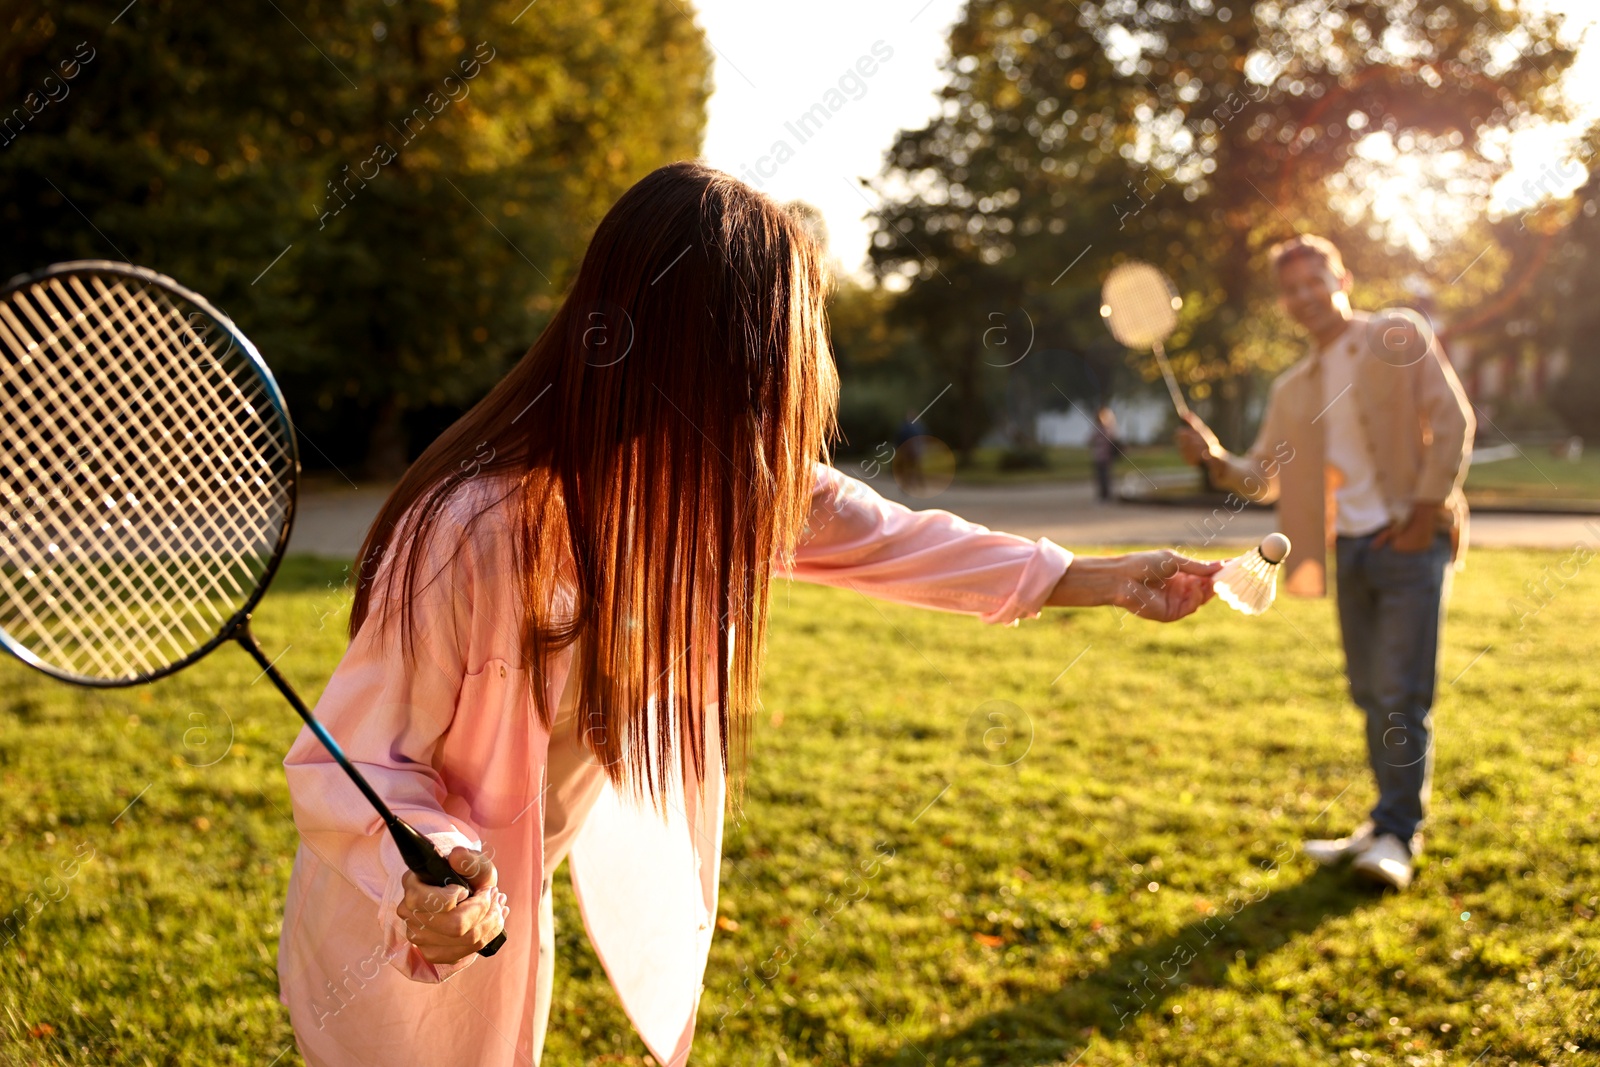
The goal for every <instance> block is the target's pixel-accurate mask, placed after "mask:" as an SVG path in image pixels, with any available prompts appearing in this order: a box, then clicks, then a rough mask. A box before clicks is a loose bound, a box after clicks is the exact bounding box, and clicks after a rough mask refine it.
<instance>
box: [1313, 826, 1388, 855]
mask: <svg viewBox="0 0 1600 1067" xmlns="http://www.w3.org/2000/svg"><path fill="white" fill-rule="evenodd" d="M1376 839H1377V832H1376V831H1375V830H1374V829H1373V827H1372V823H1371V822H1370V821H1369V822H1364V823H1362V824H1361V825H1360V826H1358V827H1357V828H1356V832H1355V833H1353V834H1351V835H1350V836H1349V837H1335V838H1332V839H1329V840H1323V841H1307V842H1305V843H1304V844H1302V845H1301V846H1300V851H1302V852H1304V853H1305V854H1306V855H1307V856H1309V857H1310V858H1311V859H1313V860H1316V861H1317V862H1318V863H1321V864H1323V865H1327V864H1330V863H1338V862H1340V861H1342V860H1347V859H1350V858H1351V857H1353V856H1359V855H1361V854H1362V853H1363V852H1365V851H1366V850H1367V849H1369V848H1371V847H1372V843H1373V841H1375V840H1376Z"/></svg>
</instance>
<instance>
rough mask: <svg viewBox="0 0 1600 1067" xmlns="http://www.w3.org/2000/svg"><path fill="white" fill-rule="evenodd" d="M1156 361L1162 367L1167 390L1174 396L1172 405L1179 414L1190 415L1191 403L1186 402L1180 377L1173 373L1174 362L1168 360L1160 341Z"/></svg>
mask: <svg viewBox="0 0 1600 1067" xmlns="http://www.w3.org/2000/svg"><path fill="white" fill-rule="evenodd" d="M1154 352H1155V354H1156V363H1157V364H1159V365H1160V367H1161V377H1162V378H1164V379H1165V380H1166V383H1167V392H1168V393H1169V394H1171V396H1172V406H1173V407H1175V408H1177V409H1178V414H1179V416H1181V417H1182V418H1184V419H1188V417H1189V405H1188V404H1187V403H1185V402H1184V399H1183V390H1182V389H1179V388H1178V378H1177V376H1176V375H1175V374H1173V373H1172V364H1170V363H1168V362H1167V353H1166V352H1165V351H1164V350H1163V349H1162V347H1161V343H1160V342H1159V341H1158V342H1156V344H1155V346H1154Z"/></svg>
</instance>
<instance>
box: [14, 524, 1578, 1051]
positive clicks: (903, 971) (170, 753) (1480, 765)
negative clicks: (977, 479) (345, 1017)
mask: <svg viewBox="0 0 1600 1067" xmlns="http://www.w3.org/2000/svg"><path fill="white" fill-rule="evenodd" d="M1566 558H1567V554H1566V553H1560V552H1556V553H1549V552H1546V553H1540V552H1520V551H1479V550H1474V552H1473V555H1472V556H1471V559H1470V561H1469V563H1470V565H1469V568H1468V569H1467V570H1466V571H1465V572H1464V573H1462V574H1460V575H1458V576H1457V586H1456V591H1455V596H1454V599H1453V602H1452V607H1451V615H1450V620H1449V624H1448V626H1447V628H1446V649H1445V652H1444V657H1443V668H1442V674H1443V677H1442V680H1441V696H1440V700H1439V705H1438V712H1437V724H1438V728H1439V734H1438V737H1439V750H1438V763H1437V768H1436V772H1435V787H1434V816H1435V817H1434V820H1433V822H1432V824H1431V827H1430V830H1429V836H1428V851H1427V852H1426V853H1425V855H1424V857H1423V861H1422V864H1421V866H1420V870H1419V875H1418V879H1417V882H1416V884H1415V885H1414V886H1413V888H1412V890H1411V891H1410V892H1409V893H1407V894H1405V895H1402V896H1394V895H1388V896H1381V895H1379V894H1377V893H1375V892H1372V891H1370V890H1368V889H1366V888H1364V887H1362V886H1361V885H1360V884H1359V883H1357V882H1356V881H1354V880H1353V879H1352V877H1351V876H1350V875H1348V874H1347V873H1342V872H1334V873H1328V872H1318V871H1316V870H1314V869H1313V867H1312V865H1311V864H1310V863H1309V862H1308V861H1306V860H1305V859H1304V858H1303V857H1302V856H1300V855H1299V854H1298V851H1297V843H1298V842H1299V841H1300V840H1301V838H1302V835H1304V834H1306V833H1313V834H1321V833H1325V832H1342V831H1344V830H1346V829H1348V828H1350V827H1351V826H1352V825H1353V824H1354V823H1355V822H1357V821H1358V820H1359V819H1360V818H1361V817H1362V816H1363V814H1364V812H1365V810H1366V807H1367V806H1368V805H1369V804H1370V801H1371V785H1370V782H1369V779H1368V772H1367V770H1366V766H1365V757H1364V753H1363V749H1362V743H1361V732H1360V719H1359V716H1358V713H1357V712H1356V711H1355V710H1354V709H1353V708H1351V707H1350V706H1349V705H1348V703H1347V701H1346V698H1345V696H1344V694H1343V690H1342V683H1341V675H1340V670H1341V659H1340V654H1339V650H1338V642H1337V636H1336V632H1335V628H1334V619H1333V613H1332V606H1331V604H1330V603H1329V602H1327V601H1299V600H1289V601H1286V602H1280V610H1279V611H1277V612H1275V613H1273V614H1272V615H1270V616H1268V617H1267V618H1265V619H1261V620H1250V619H1245V618H1243V617H1240V616H1237V615H1234V614H1233V613H1231V612H1228V611H1227V610H1226V609H1225V608H1222V607H1221V606H1219V605H1212V606H1209V607H1208V608H1207V609H1206V610H1205V611H1204V612H1203V613H1202V614H1201V615H1200V617H1198V618H1197V619H1193V620H1189V621H1188V622H1186V623H1184V624H1180V625H1176V626H1170V627H1161V626H1156V625H1152V624H1148V623H1144V622H1141V621H1139V620H1134V619H1122V620H1119V619H1118V617H1117V615H1116V614H1115V613H1113V612H1110V611H1105V610H1100V611H1074V612H1065V611H1050V612H1047V613H1046V614H1045V615H1044V616H1042V617H1041V618H1039V619H1035V620H1030V621H1028V622H1025V623H1023V624H1022V625H1021V627H1019V628H1017V629H999V628H988V627H984V626H983V625H982V624H980V623H978V622H977V621H976V620H974V619H972V618H970V617H962V616H955V615H944V614H938V613H932V612H921V611H917V610H914V609H911V608H904V607H900V606H896V605H889V604H883V603H879V602H872V601H868V600H866V599H865V598H863V597H861V596H859V595H857V594H854V593H847V592H842V591H837V590H830V589H819V588H815V587H809V586H803V585H799V584H796V585H793V586H791V587H788V588H786V589H780V596H779V598H778V600H779V604H778V607H777V609H776V612H775V615H774V619H773V633H772V651H771V654H770V658H769V666H768V671H767V675H766V679H765V682H764V700H765V705H766V708H765V710H764V711H763V713H762V715H761V717H760V719H759V721H758V724H757V730H756V738H755V745H754V753H753V758H752V764H751V767H750V773H749V791H748V797H747V800H746V802H745V805H744V808H743V810H742V811H741V812H740V813H739V814H738V816H737V817H736V818H735V819H733V820H731V821H730V825H729V829H728V833H727V839H726V849H725V854H726V860H725V864H724V868H723V870H724V874H723V897H722V909H721V911H722V922H721V924H720V925H721V926H722V927H723V929H722V930H721V932H719V933H718V935H717V938H716V941H715V943H714V945H713V948H712V955H711V963H710V968H709V970H708V973H707V976H706V988H705V993H704V996H703V998H702V1008H701V1022H700V1035H699V1038H698V1041H697V1044H696V1056H695V1060H694V1062H695V1063H698V1064H707V1065H735V1064H795V1065H798V1064H840V1063H851V1064H867V1065H873V1067H890V1065H894V1067H902V1065H903V1067H920V1065H924V1064H939V1065H947V1064H949V1065H968V1064H971V1065H977V1064H1034V1065H1045V1064H1070V1063H1073V1062H1078V1063H1082V1064H1086V1065H1108V1064H1134V1063H1162V1064H1183V1065H1189V1064H1218V1065H1222V1064H1227V1065H1232V1064H1242V1063H1252V1064H1255V1063H1261V1064H1312V1063H1317V1064H1332V1063H1335V1062H1342V1063H1347V1064H1349V1063H1356V1062H1358V1061H1359V1062H1364V1063H1385V1064H1390V1063H1392V1064H1407V1065H1410V1064H1435V1063H1441V1064H1442V1063H1449V1064H1462V1065H1466V1064H1475V1065H1478V1067H1486V1065H1494V1064H1511V1063H1523V1064H1533V1063H1539V1064H1553V1063H1562V1064H1569V1063H1570V1064H1580V1063H1596V1062H1600V1021H1597V1019H1596V1012H1597V1011H1600V1003H1597V996H1596V993H1595V989H1596V985H1597V982H1600V945H1597V940H1596V935H1597V934H1600V921H1597V920H1596V912H1597V911H1600V816H1597V814H1596V810H1597V805H1596V803H1595V798H1596V796H1600V766H1597V764H1600V731H1597V729H1596V725H1597V724H1596V706H1597V703H1600V700H1597V695H1600V694H1597V687H1596V684H1595V682H1594V680H1593V673H1592V669H1591V667H1592V661H1591V657H1592V655H1593V648H1594V644H1593V636H1592V635H1593V634H1594V632H1595V631H1596V628H1597V627H1600V605H1597V603H1596V598H1595V596H1594V595H1593V594H1594V591H1595V573H1596V568H1594V567H1590V568H1586V569H1582V570H1580V571H1579V572H1578V574H1577V576H1576V577H1574V578H1571V579H1569V580H1568V581H1567V584H1566V586H1565V588H1562V589H1560V590H1559V591H1558V592H1556V593H1555V595H1554V597H1553V598H1552V599H1550V600H1549V602H1548V603H1546V604H1544V606H1543V607H1542V608H1541V610H1539V611H1538V613H1537V614H1534V615H1531V616H1527V617H1524V614H1523V612H1524V610H1525V608H1526V607H1527V605H1518V606H1513V605H1510V604H1508V600H1510V599H1511V598H1519V597H1524V596H1525V594H1524V592H1523V583H1524V582H1525V581H1528V580H1533V581H1535V582H1538V581H1541V580H1543V578H1544V576H1545V575H1546V568H1550V572H1551V573H1555V572H1557V571H1559V570H1561V569H1562V568H1561V564H1562V561H1563V560H1565V559H1566ZM1565 569H1566V570H1567V572H1568V573H1570V572H1571V569H1572V568H1571V567H1570V566H1568V567H1566V568H1565ZM342 576H343V570H342V566H341V565H339V564H332V563H326V562H319V561H312V560H303V559H294V560H291V561H290V562H289V564H288V565H287V566H286V567H285V570H284V572H283V574H282V575H281V576H280V578H279V579H278V582H277V584H276V586H275V590H274V593H273V595H272V596H270V597H269V598H268V600H267V602H266V603H265V604H264V605H263V606H262V608H261V610H260V611H259V612H258V613H257V630H258V633H259V635H260V638H261V641H262V644H263V646H264V647H265V648H266V649H267V651H268V654H269V655H273V656H276V655H278V654H279V653H283V655H282V658H281V659H280V660H279V661H278V665H279V668H280V669H281V670H283V671H284V672H285V673H286V674H287V675H288V676H289V677H290V678H291V679H292V680H293V681H294V682H295V683H296V684H297V685H299V686H300V687H301V691H302V694H303V695H304V696H305V697H306V698H307V699H308V700H310V699H312V698H313V697H314V696H315V695H316V693H317V692H318V691H319V689H320V687H321V685H322V684H323V682H324V681H325V680H326V678H327V676H328V674H329V672H330V671H331V670H332V668H333V665H334V664H335V662H336V661H337V658H338V656H339V655H340V653H341V651H342V649H343V640H342V638H341V631H342V624H343V618H344V612H345V610H346V609H347V606H348V601H347V599H346V597H345V596H344V594H343V593H342V591H341V590H340V588H339V586H340V583H341V581H342ZM1551 588H1556V587H1555V585H1554V584H1553V583H1552V585H1551ZM285 646H290V647H289V648H288V650H287V651H286V652H285V651H284V649H285ZM1485 649H1487V651H1485ZM257 671H258V669H257V668H256V667H255V666H254V665H253V664H252V663H251V661H250V660H249V659H248V658H247V657H246V656H245V655H244V654H243V652H242V651H239V650H238V649H232V648H225V649H222V650H219V651H218V652H216V653H215V654H213V655H212V656H211V657H210V658H209V659H208V660H206V661H205V662H203V663H201V664H200V665H198V666H196V667H194V668H192V669H190V670H188V671H185V672H183V673H182V674H180V675H178V676H176V677H174V678H171V679H168V680H165V681H163V682H160V683H157V684H156V685H154V686H149V687H144V688H141V689H137V690H131V691H110V692H97V691H89V690H81V689H74V688H70V687H68V686H65V685H61V684H59V683H56V682H53V681H51V680H49V679H47V678H45V677H44V676H42V675H38V674H36V673H34V672H32V671H30V670H28V669H26V668H24V667H22V666H21V665H19V664H17V663H15V662H11V661H9V660H8V661H6V662H4V663H0V687H3V688H0V693H3V696H0V706H3V708H4V715H3V718H0V785H3V788H0V828H3V829H0V846H3V854H4V856H5V859H6V862H5V864H4V865H3V866H0V917H3V916H4V914H6V913H10V912H12V910H13V909H17V908H22V909H23V914H24V915H25V916H26V917H27V921H26V923H25V925H24V926H22V928H21V930H20V933H19V935H18V936H17V938H16V940H15V941H12V942H11V943H10V944H8V945H6V946H5V947H4V949H3V950H0V1062H4V1063H16V1064H33V1063H38V1064H57V1063H83V1064H233V1063H238V1064H246V1063H248V1064H256V1065H265V1064H268V1063H271V1062H273V1058H274V1057H276V1056H279V1054H280V1052H282V1051H283V1050H284V1048H285V1047H286V1046H287V1045H289V1043H290V1040H291V1038H290V1034H289V1030H288V1025H287V1022H286V1018H285V1014H284V1012H283V1010H282V1009H281V1007H280V1006H279V1005H278V1003H277V1000H276V979H275V973H274V954H275V949H276V942H277V936H278V922H279V917H280V909H281V907H282V899H283V892H284V887H285V884H286V881H287V878H288V872H289V863H290V857H291V855H292V853H293V850H294V844H295V838H294V831H293V828H292V825H291V823H290V820H289V816H288V799H287V795H286V792H285V788H284V782H283V775H282V771H281V768H280V766H279V761H280V760H281V758H282V754H283V752H284V750H285V748H286V746H287V745H288V743H289V741H290V739H291V737H292V736H293V735H294V732H295V727H296V721H297V720H295V718H294V716H293V715H292V713H291V712H290V711H289V709H288V708H287V707H286V706H284V705H283V703H282V701H281V699H280V698H279V697H278V696H277V695H276V693H275V692H273V691H272V690H270V689H269V688H268V683H267V682H266V681H264V680H260V681H255V682H252V679H254V678H255V677H256V675H257ZM996 702H1003V703H996ZM995 713H1003V714H999V717H998V718H993V717H991V715H992V714H995ZM1008 716H1009V718H1008ZM230 737H231V744H230ZM1012 760H1015V762H1011V761H1012ZM213 761H215V762H213ZM208 764H209V765H208ZM130 804H131V806H130ZM119 813H120V814H119ZM74 856H77V857H79V858H80V862H79V863H78V865H77V867H76V868H75V869H74V876H73V877H71V878H64V877H63V875H62V873H61V872H62V871H63V866H62V865H63V864H64V863H68V864H69V866H70V861H71V859H72V858H73V857H74ZM51 876H54V878H55V880H54V881H51V880H49V879H50V878H51ZM557 886H558V897H557V908H558V910H557V927H558V939H559V943H560V950H559V951H560V955H559V962H558V968H557V986H556V990H555V1008H554V1022H553V1033H552V1034H551V1037H550V1041H549V1045H548V1047H547V1057H546V1060H545V1062H546V1063H547V1064H568V1063H630V1062H631V1063H642V1062H644V1061H643V1060H642V1058H641V1052H642V1050H641V1046H640V1045H639V1043H638V1041H637V1039H636V1038H634V1037H633V1036H632V1033H631V1031H630V1030H629V1029H628V1027H627V1024H626V1022H625V1020H624V1018H623V1016H622V1014H621V1011H620V1008H619V1007H618V1006H617V1003H616V1000H615V998H614V996H613V994H612V993H611V992H610V990H609V988H608V987H607V986H606V983H605V980H604V977H603V975H602V973H601V971H600V968H599V965H598V963H597V962H596V960H595V958H594V956H593V954H592V953H591V952H590V951H589V949H588V947H587V944H586V942H585V941H584V939H583V937H582V935H581V933H579V931H580V929H581V927H580V925H579V921H578V918H577V914H576V910H575V907H574V905H573V901H572V898H571V893H570V888H569V885H568V883H567V882H566V880H565V877H564V876H563V877H562V878H560V879H558V881H557ZM30 892H32V893H35V894H37V896H36V899H37V900H39V901H40V904H39V905H38V906H37V908H35V907H34V906H32V905H30V904H29V903H28V899H27V897H28V894H29V893H30ZM52 898H53V899H52ZM276 1062H277V1063H278V1064H280V1065H281V1064H290V1063H297V1062H299V1061H298V1058H297V1056H296V1054H295V1053H294V1052H293V1051H290V1052H288V1053H286V1054H284V1055H282V1057H281V1058H280V1059H278V1060H277V1061H276Z"/></svg>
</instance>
